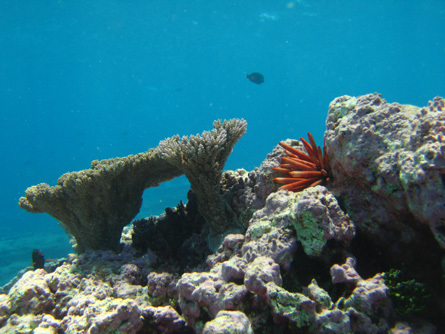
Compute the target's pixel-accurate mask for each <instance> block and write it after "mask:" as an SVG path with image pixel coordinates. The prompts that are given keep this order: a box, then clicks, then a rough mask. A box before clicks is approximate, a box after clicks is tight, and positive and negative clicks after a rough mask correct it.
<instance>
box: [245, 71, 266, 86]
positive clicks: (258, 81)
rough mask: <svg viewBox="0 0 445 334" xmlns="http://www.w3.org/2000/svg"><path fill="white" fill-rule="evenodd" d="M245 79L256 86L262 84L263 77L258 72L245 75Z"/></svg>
mask: <svg viewBox="0 0 445 334" xmlns="http://www.w3.org/2000/svg"><path fill="white" fill-rule="evenodd" d="M246 78H247V79H249V80H250V81H252V82H253V83H256V84H257V85H259V84H262V83H263V82H264V76H263V75H262V74H261V73H258V72H253V73H250V74H246Z"/></svg>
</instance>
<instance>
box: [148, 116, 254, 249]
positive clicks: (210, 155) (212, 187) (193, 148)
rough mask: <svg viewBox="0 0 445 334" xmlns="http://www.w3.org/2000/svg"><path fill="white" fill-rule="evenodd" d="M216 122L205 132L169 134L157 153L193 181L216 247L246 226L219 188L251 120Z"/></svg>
mask: <svg viewBox="0 0 445 334" xmlns="http://www.w3.org/2000/svg"><path fill="white" fill-rule="evenodd" d="M213 126H214V129H213V130H212V131H205V132H203V133H202V135H196V136H189V137H187V136H184V137H182V138H180V137H179V136H174V137H171V138H168V139H166V140H164V141H162V142H160V143H159V146H158V147H157V148H156V154H157V155H158V156H159V157H160V158H161V159H163V160H165V161H167V162H169V163H171V164H172V165H174V166H176V167H177V168H179V169H180V170H182V171H183V172H184V174H185V176H186V177H187V179H188V180H189V181H190V185H191V188H192V189H193V191H194V193H195V194H196V196H197V197H198V207H199V211H200V213H201V214H202V215H203V216H204V218H205V220H206V221H207V222H208V223H209V224H210V228H211V230H210V236H209V248H210V249H213V250H216V249H217V248H218V246H219V244H220V243H221V241H222V240H223V239H224V237H225V236H226V235H227V234H229V233H237V232H240V231H241V230H242V228H241V226H239V224H238V221H237V218H236V215H235V214H234V212H233V211H232V209H231V208H230V206H229V205H228V204H227V203H226V202H225V200H224V199H223V198H222V197H221V196H220V194H219V190H220V181H221V174H222V171H223V168H224V164H225V162H226V160H227V158H228V157H229V155H230V153H231V152H232V149H233V146H234V145H235V143H236V142H237V141H238V140H239V139H240V138H241V136H242V135H243V134H244V133H245V132H246V126H247V123H246V121H245V120H242V119H241V120H239V119H232V120H229V121H224V122H222V121H215V122H214V123H213Z"/></svg>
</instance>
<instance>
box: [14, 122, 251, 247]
mask: <svg viewBox="0 0 445 334" xmlns="http://www.w3.org/2000/svg"><path fill="white" fill-rule="evenodd" d="M213 125H214V127H215V129H214V130H212V131H210V132H209V131H205V132H204V133H203V134H202V135H201V136H200V135H197V136H190V138H188V137H183V138H182V139H180V138H179V136H174V137H172V138H168V139H166V140H164V141H162V142H161V143H160V144H159V145H158V147H156V148H155V149H150V150H148V151H147V152H145V153H140V154H137V155H130V156H128V157H124V158H114V159H109V160H102V161H93V162H92V163H91V169H87V170H83V171H80V172H71V173H66V174H64V175H62V176H61V177H60V178H59V179H58V180H57V185H56V186H54V187H50V186H49V185H48V184H45V183H41V184H39V185H36V186H33V187H30V188H28V189H27V190H26V192H25V197H21V198H20V201H19V205H20V206H21V207H22V208H23V209H25V210H27V211H29V212H33V213H42V212H46V213H48V214H50V215H51V216H53V217H54V218H56V219H57V220H59V221H60V222H61V224H62V226H63V227H64V228H65V229H66V230H68V232H69V233H70V234H71V236H73V237H74V238H75V241H76V243H77V245H76V250H77V251H79V252H83V251H85V250H87V249H98V250H108V249H110V250H114V251H119V250H120V244H119V240H120V237H121V233H122V229H123V227H124V226H125V225H128V224H129V223H130V222H131V220H132V219H133V218H134V217H135V216H136V215H137V213H138V212H139V209H140V207H141V204H142V193H143V191H144V190H145V189H147V188H149V187H154V186H157V185H158V184H159V183H160V182H164V181H168V180H171V179H173V178H175V177H177V176H180V175H182V174H183V173H184V174H186V176H187V177H188V179H189V181H190V183H191V185H192V189H193V190H194V191H195V193H197V196H198V201H199V202H200V203H202V204H200V211H201V213H203V216H204V218H205V219H206V221H207V222H208V223H209V224H210V226H211V235H210V237H211V241H212V243H211V244H212V245H213V244H217V246H218V245H219V244H218V241H219V239H221V238H222V237H224V236H225V235H226V234H227V233H229V232H230V231H232V230H233V229H236V230H238V231H239V230H240V229H238V228H237V226H236V217H235V215H234V214H233V212H232V210H231V209H230V207H229V206H228V205H226V203H225V201H224V200H223V199H222V198H221V196H220V194H219V189H220V186H219V180H220V179H221V173H222V169H223V168H224V163H225V161H226V160H227V157H228V156H229V154H230V153H231V152H232V148H233V146H234V145H235V143H236V142H237V141H238V140H239V139H240V138H241V136H242V135H243V134H244V133H245V131H246V126H247V123H246V121H245V120H243V119H241V120H240V119H232V120H229V121H215V122H214V124H213ZM217 246H216V247H217ZM213 247H215V246H214V245H213Z"/></svg>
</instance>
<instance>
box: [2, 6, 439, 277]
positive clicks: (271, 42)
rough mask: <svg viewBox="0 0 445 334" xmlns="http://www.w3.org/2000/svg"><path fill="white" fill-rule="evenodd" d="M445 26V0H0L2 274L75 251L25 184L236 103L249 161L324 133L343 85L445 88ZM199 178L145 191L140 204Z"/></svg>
mask: <svg viewBox="0 0 445 334" xmlns="http://www.w3.org/2000/svg"><path fill="white" fill-rule="evenodd" d="M444 36H445V1H443V0H422V1H415V0H376V1H369V0H355V1H352V0H312V1H311V0H299V1H280V0H268V1H265V0H244V1H227V0H214V1H204V0H202V1H198V0H187V1H184V0H175V1H160V0H152V1H151V0H144V1H143V0H128V1H117V0H114V1H111V0H99V1H85V0H75V1H73V0H59V1H30V0H29V1H26V0H2V1H1V2H0V156H1V164H0V185H1V192H0V232H1V233H0V266H1V267H0V285H1V284H4V283H6V282H7V281H8V280H9V279H11V278H12V277H13V276H14V275H15V273H16V272H17V271H18V270H19V269H21V268H23V267H25V266H27V265H29V264H30V263H31V251H32V250H33V249H34V248H40V249H42V250H43V251H44V253H45V254H46V257H47V258H56V257H62V256H65V255H66V254H67V253H68V252H69V251H70V247H69V245H68V239H67V237H66V236H65V234H64V232H63V230H62V229H61V228H60V227H59V226H58V225H57V221H56V220H55V219H53V218H51V217H50V216H48V215H46V214H30V213H27V212H25V211H24V210H22V209H20V208H19V207H18V205H17V202H18V199H19V198H20V196H23V195H24V191H25V189H26V188H27V187H29V186H32V185H35V184H38V183H41V182H46V183H48V184H50V185H55V184H56V181H57V178H58V177H59V176H61V175H62V174H64V173H66V172H69V171H77V170H81V169H87V168H89V165H90V162H91V161H92V160H95V159H99V160H100V159H107V158H112V157H117V156H126V155H128V154H135V153H139V152H143V151H146V150H147V149H148V148H151V147H155V146H157V144H158V143H159V141H160V140H162V139H164V138H166V137H170V136H172V135H175V134H180V135H189V134H196V133H201V132H202V131H204V130H210V129H211V128H212V122H213V120H215V119H229V118H233V117H238V118H241V117H242V118H245V119H246V120H247V122H248V131H247V134H246V135H245V136H244V137H243V138H242V139H241V140H240V141H239V142H238V144H237V145H236V146H235V149H234V152H233V154H232V155H231V157H230V158H229V160H228V162H227V164H226V169H236V168H246V169H247V170H251V169H253V168H254V167H255V166H258V165H259V164H260V163H261V161H262V160H263V159H264V158H265V156H266V154H267V153H268V152H270V151H271V150H272V149H273V147H274V146H275V145H276V144H277V143H278V142H279V141H280V140H283V139H286V138H299V137H301V136H303V137H305V136H306V133H307V132H308V131H310V132H312V134H313V135H314V136H315V138H316V140H317V141H318V142H319V143H321V142H322V138H323V133H324V130H325V119H326V115H327V110H328V105H329V102H330V101H332V100H333V99H334V98H335V97H337V96H341V95H352V96H357V95H362V94H366V93H373V92H379V93H381V94H382V95H383V98H385V99H386V100H387V101H390V102H399V103H402V104H414V105H418V106H424V105H426V104H427V103H428V100H431V99H432V98H433V97H434V96H437V95H441V96H444V95H445V37H444ZM253 71H259V72H261V73H263V74H264V76H265V83H264V84H262V85H255V84H253V83H251V82H249V81H248V80H246V79H245V73H246V72H253ZM188 187H189V185H188V182H187V180H186V179H185V178H184V177H182V178H179V179H177V180H174V181H170V182H168V183H165V184H163V185H161V187H159V188H155V189H148V190H146V192H145V194H144V203H143V207H142V209H141V213H140V215H139V216H149V215H152V214H160V213H161V212H162V211H163V210H164V208H165V207H167V206H175V205H177V204H178V202H179V200H181V199H182V200H185V199H186V193H187V190H188Z"/></svg>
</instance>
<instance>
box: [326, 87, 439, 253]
mask: <svg viewBox="0 0 445 334" xmlns="http://www.w3.org/2000/svg"><path fill="white" fill-rule="evenodd" d="M444 104H445V101H444V99H442V98H435V99H434V100H433V101H432V102H430V103H429V105H428V107H424V108H419V107H414V106H410V105H400V104H398V103H387V102H386V101H385V100H384V99H382V97H381V95H380V94H369V95H364V96H360V97H358V98H355V97H350V96H342V97H339V98H336V99H335V100H334V101H332V102H331V104H330V106H329V114H328V118H327V120H326V125H327V131H326V147H327V150H328V152H329V154H330V159H331V161H330V165H331V169H332V172H333V174H335V176H336V177H337V178H336V180H335V182H336V184H335V186H334V188H337V192H339V193H340V196H341V197H343V198H344V200H345V201H348V202H349V204H348V205H349V207H350V209H349V208H348V212H354V211H357V212H354V213H353V216H356V217H357V218H358V219H357V220H365V221H367V222H369V225H370V226H369V227H368V228H367V232H369V233H376V231H375V230H374V231H372V228H373V227H375V226H376V224H374V223H372V222H371V220H372V221H373V222H375V221H380V225H383V226H382V227H383V228H384V227H385V226H384V225H386V224H389V222H388V221H394V222H396V221H400V222H403V221H405V220H406V219H407V216H408V215H410V216H411V217H412V218H413V219H415V220H417V221H418V223H422V224H426V225H428V226H429V227H430V229H431V232H432V233H433V235H434V237H435V238H436V240H437V242H438V243H439V245H440V246H441V247H442V248H445V210H444V206H445V113H444V110H445V107H444ZM352 183H354V184H355V185H356V186H357V187H355V189H353V187H351V186H350V185H351V184H352ZM364 205H368V206H369V205H371V206H373V207H374V208H375V210H373V211H374V212H375V213H374V214H372V215H371V216H370V217H368V218H366V217H363V216H360V212H364V211H363V210H362V207H363V206H364ZM367 211H371V210H366V211H365V212H367ZM351 214H352V213H351ZM353 218H354V217H353ZM362 225H364V224H362ZM404 227H405V226H403V227H402V228H404ZM397 228H398V227H396V229H397ZM412 233H414V232H412V231H409V232H407V233H406V236H405V238H409V237H410V235H409V234H412Z"/></svg>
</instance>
